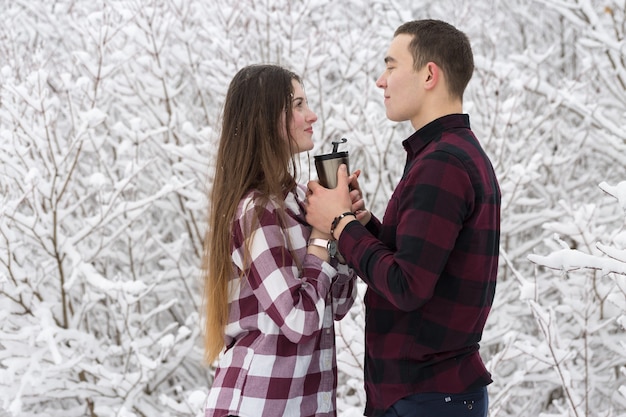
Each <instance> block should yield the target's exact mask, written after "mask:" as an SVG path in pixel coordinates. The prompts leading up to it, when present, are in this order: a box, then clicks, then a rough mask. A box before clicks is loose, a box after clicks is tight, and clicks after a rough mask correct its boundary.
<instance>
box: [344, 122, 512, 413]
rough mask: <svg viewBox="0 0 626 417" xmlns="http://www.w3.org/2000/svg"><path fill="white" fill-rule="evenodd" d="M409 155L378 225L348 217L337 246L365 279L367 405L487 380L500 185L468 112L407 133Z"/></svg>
mask: <svg viewBox="0 0 626 417" xmlns="http://www.w3.org/2000/svg"><path fill="white" fill-rule="evenodd" d="M403 145H404V148H405V150H406V152H407V161H406V167H405V171H404V174H403V176H402V179H401V180H400V182H399V183H398V186H397V187H396V189H395V191H394V193H393V195H392V197H391V200H390V201H389V204H388V206H387V210H386V212H385V216H384V218H383V222H382V224H381V223H380V222H379V221H378V220H377V219H376V218H374V217H373V218H372V221H370V222H369V224H368V225H367V227H363V226H361V225H360V224H359V223H358V222H356V221H353V222H350V223H348V225H347V226H346V228H345V229H344V231H343V233H342V234H341V237H340V240H339V249H340V251H341V253H342V254H344V256H345V257H346V259H347V261H348V264H349V265H351V266H352V267H353V268H354V269H355V270H356V272H357V275H359V276H360V277H361V278H362V279H363V280H364V281H365V282H366V283H367V284H368V291H367V294H366V298H365V305H366V309H367V311H366V334H365V337H366V349H365V350H366V352H365V389H366V393H367V405H366V410H365V414H366V415H368V416H376V415H380V414H381V413H382V412H383V411H384V410H386V409H387V408H388V407H389V406H391V405H392V404H393V403H395V402H396V401H397V400H399V399H401V398H403V397H405V396H407V395H410V394H414V393H418V392H448V393H459V392H463V391H466V390H469V389H473V388H479V387H481V386H485V385H487V384H489V383H491V375H490V374H489V372H488V371H487V370H486V368H485V366H484V364H483V362H482V360H481V358H480V355H479V353H478V349H479V344H478V342H479V341H480V339H481V336H482V332H483V327H484V325H485V321H486V320H487V315H488V314H489V311H490V309H491V305H492V302H493V297H494V293H495V287H496V275H497V268H498V247H499V241H500V189H499V186H498V182H497V179H496V176H495V174H494V170H493V167H492V165H491V162H490V161H489V158H488V157H487V155H486V154H485V152H484V151H483V149H482V148H481V146H480V144H479V143H478V141H477V139H476V137H475V136H474V134H473V133H472V131H471V130H470V124H469V116H467V115H462V114H455V115H448V116H444V117H442V118H439V119H437V120H435V121H433V122H431V123H429V124H428V125H426V126H424V127H423V128H421V129H420V130H418V131H417V132H415V133H414V134H413V135H412V136H410V137H409V138H408V139H406V140H405V141H404V142H403Z"/></svg>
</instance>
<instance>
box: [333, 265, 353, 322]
mask: <svg viewBox="0 0 626 417" xmlns="http://www.w3.org/2000/svg"><path fill="white" fill-rule="evenodd" d="M355 281H356V273H355V272H354V270H353V269H352V268H350V267H348V265H342V264H338V265H337V278H336V279H335V280H334V281H333V284H332V287H331V294H332V300H333V301H332V302H333V318H334V319H335V320H341V319H342V318H343V317H344V316H345V315H346V314H348V311H350V308H351V307H352V304H354V299H355V297H356V282H355Z"/></svg>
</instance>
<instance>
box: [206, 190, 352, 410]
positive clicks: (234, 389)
mask: <svg viewBox="0 0 626 417" xmlns="http://www.w3.org/2000/svg"><path fill="white" fill-rule="evenodd" d="M296 193H297V195H298V196H297V197H296V195H294V194H296ZM255 197H256V195H255V192H250V193H248V194H247V195H246V196H245V197H244V198H243V199H242V201H241V202H240V204H239V208H238V210H237V214H236V218H235V221H234V224H233V251H232V259H233V264H234V273H233V279H232V281H231V282H232V285H231V288H232V298H231V301H230V314H229V319H228V324H227V326H226V335H225V344H226V346H227V347H226V351H225V352H224V354H223V355H221V357H220V359H219V364H218V368H217V371H216V374H215V380H214V381H213V385H212V387H211V390H210V391H209V395H208V398H207V404H206V409H205V416H206V417H213V416H216V417H222V416H226V415H229V414H232V415H237V416H241V417H278V416H281V417H282V416H303V417H305V416H311V417H313V416H315V417H322V416H323V417H328V416H335V415H336V414H337V413H336V390H337V363H336V352H335V328H334V322H333V319H334V320H339V319H341V318H342V317H343V316H344V315H345V314H346V313H347V312H348V311H349V309H350V307H351V306H352V303H353V302H354V297H355V295H356V286H355V283H354V281H355V277H356V275H355V274H354V272H353V271H352V270H351V269H349V268H348V267H347V266H345V265H337V264H335V266H332V265H331V264H329V263H326V262H323V261H322V260H321V259H319V258H318V257H316V256H314V255H309V254H307V253H306V247H307V242H308V239H309V236H310V233H311V227H310V226H309V225H308V224H307V223H306V221H305V220H304V209H303V207H302V205H301V203H300V201H303V200H304V197H305V194H304V188H303V187H298V189H297V190H296V192H295V193H288V194H287V196H286V198H285V204H286V207H287V210H286V214H287V215H286V216H285V217H286V219H285V220H286V223H287V224H286V225H285V226H283V227H281V225H280V224H281V223H280V221H279V217H278V205H277V204H275V203H273V202H270V203H269V204H268V205H267V206H265V207H259V206H256V205H255ZM255 211H256V212H257V214H259V222H258V224H257V225H256V226H255V230H254V233H253V234H252V237H250V235H249V234H248V233H247V232H246V230H249V225H250V222H251V219H252V216H253V214H254V213H255ZM248 240H251V253H250V260H249V262H248V265H249V268H246V273H247V275H248V277H247V279H245V280H239V279H238V277H239V272H240V271H241V269H242V268H243V259H244V245H245V244H246V243H247V242H248ZM288 242H289V245H288ZM288 247H291V248H292V252H291V253H290V252H289V251H288V250H287V248H288ZM292 254H293V255H294V256H292Z"/></svg>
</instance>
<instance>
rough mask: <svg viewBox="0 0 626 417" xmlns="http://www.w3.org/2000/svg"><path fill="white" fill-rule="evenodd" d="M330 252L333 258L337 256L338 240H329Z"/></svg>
mask: <svg viewBox="0 0 626 417" xmlns="http://www.w3.org/2000/svg"><path fill="white" fill-rule="evenodd" d="M328 254H329V255H330V257H331V258H334V257H335V256H337V241H336V240H329V241H328Z"/></svg>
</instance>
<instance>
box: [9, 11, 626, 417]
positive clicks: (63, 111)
mask: <svg viewBox="0 0 626 417" xmlns="http://www.w3.org/2000/svg"><path fill="white" fill-rule="evenodd" d="M0 10H2V13H0V145H1V146H0V416H2V417H5V416H4V414H9V413H10V415H12V416H20V417H21V416H34V415H38V416H47V415H49V416H54V415H64V416H84V415H88V416H148V415H157V414H158V415H161V416H194V415H197V414H198V413H199V412H200V410H201V406H202V402H203V400H204V396H205V394H206V392H207V390H208V388H209V386H210V384H211V381H212V372H213V371H212V368H211V367H210V366H206V365H205V364H203V363H202V355H201V353H202V346H201V337H200V332H201V318H200V310H201V306H200V303H201V300H200V282H199V280H198V279H199V271H198V267H199V259H200V254H201V251H202V236H203V234H204V231H205V227H206V223H205V216H206V213H205V211H206V207H207V201H206V196H207V191H208V189H209V188H210V186H211V181H210V175H209V173H210V169H211V165H212V161H213V159H212V158H213V152H214V149H215V145H216V139H217V137H218V132H219V115H220V110H221V106H222V103H223V98H224V94H225V91H226V88H227V86H228V83H229V82H230V79H231V78H232V76H233V75H234V74H235V72H236V71H237V69H239V68H240V67H242V66H244V65H247V64H252V63H279V64H283V65H285V66H287V67H290V68H292V69H293V70H295V71H296V72H298V73H299V74H301V75H302V76H303V79H304V84H305V89H306V91H307V95H308V98H309V101H310V105H311V107H312V108H313V109H314V111H315V112H316V113H317V115H318V117H319V119H318V122H317V123H316V125H315V137H314V139H315V140H316V141H317V142H316V148H315V150H314V151H313V152H312V153H311V155H308V156H303V158H302V161H301V162H302V164H301V171H302V178H301V179H302V181H307V180H308V179H309V178H314V177H315V173H314V169H313V168H312V164H311V163H310V161H311V159H312V155H313V154H316V153H325V152H327V151H329V150H330V146H331V145H330V142H331V141H332V140H335V139H338V138H340V137H346V138H348V143H347V145H346V149H348V150H349V151H350V156H351V168H353V169H357V168H360V169H362V170H363V174H362V176H361V184H362V186H363V187H364V191H365V194H366V201H367V202H368V205H369V208H370V209H371V210H372V211H373V212H374V213H375V214H377V215H378V216H381V217H382V215H383V213H384V209H385V206H386V202H387V199H388V198H389V196H390V195H391V193H392V191H393V187H394V185H395V184H396V182H397V180H398V179H399V177H400V174H401V171H402V168H403V164H404V158H405V154H404V151H403V149H402V147H401V145H400V142H401V140H402V139H404V138H405V137H406V136H408V134H409V133H410V126H409V125H408V124H406V123H404V124H396V123H392V122H390V121H388V120H387V119H386V117H385V111H384V106H383V103H382V93H381V92H380V90H378V89H377V88H376V87H375V85H374V82H375V80H376V78H377V77H378V75H379V74H380V72H381V71H382V70H383V68H384V64H383V57H384V54H385V52H386V50H387V47H388V44H389V41H390V40H391V37H392V35H393V31H394V29H395V28H396V27H397V26H398V25H399V24H401V23H402V22H404V21H407V20H410V19H416V18H425V17H432V18H440V19H444V20H447V21H449V22H451V23H453V24H455V25H457V26H458V27H459V28H461V29H462V30H464V31H465V32H466V33H467V34H468V36H469V37H470V39H471V41H472V44H473V48H474V53H475V57H476V72H475V75H474V78H473V80H472V81H471V83H470V86H469V88H468V91H467V93H466V97H465V103H464V105H465V110H466V111H467V112H468V113H470V116H471V121H472V127H473V129H474V130H475V132H476V133H477V136H478V138H479V139H480V140H481V142H482V143H483V145H484V146H485V148H486V150H487V152H488V153H489V154H490V156H491V157H492V160H493V162H494V166H495V168H496V171H497V173H498V176H499V179H500V184H501V188H502V196H503V206H502V210H503V211H502V220H503V222H502V244H501V258H502V263H501V269H500V277H499V283H498V288H497V294H496V300H495V304H494V308H493V311H492V313H491V316H490V319H489V321H488V325H487V329H486V331H485V335H484V340H483V344H482V353H483V356H484V358H485V359H486V360H487V363H488V367H489V369H490V370H491V372H492V373H493V376H494V384H492V385H490V387H489V392H490V396H491V399H490V402H491V416H492V417H494V416H530V415H532V416H535V415H541V414H542V413H544V414H543V415H545V416H548V415H554V416H592V415H593V416H609V415H611V416H622V417H623V416H624V415H626V399H625V398H626V393H625V391H626V389H625V388H624V385H625V382H624V381H625V379H626V375H625V374H624V372H625V371H624V366H625V365H626V358H625V354H624V352H625V351H626V349H625V346H624V342H623V340H624V329H623V326H624V306H623V304H624V288H625V287H624V285H625V284H624V274H623V270H620V269H619V268H623V262H624V260H623V257H624V255H623V251H624V249H625V247H626V242H625V239H624V229H623V228H624V212H623V211H622V208H620V207H618V206H617V207H616V205H615V199H614V198H612V197H610V196H609V195H608V194H610V195H613V196H614V197H615V198H617V199H618V200H619V201H620V204H621V206H622V207H623V201H624V200H623V193H624V191H623V190H624V188H623V183H621V182H620V181H623V180H624V173H623V169H624V168H623V161H624V160H626V133H624V132H626V129H624V122H623V120H625V118H624V116H625V115H626V89H625V88H624V85H625V83H626V79H625V78H626V75H625V74H626V63H625V62H624V60H623V56H624V45H625V43H624V35H625V34H624V28H623V25H622V22H623V21H624V7H623V2H621V3H620V2H618V1H617V0H608V1H604V2H600V1H597V0H572V1H570V2H561V1H556V0H515V1H511V2H497V1H493V0H480V1H474V2H467V1H461V0H458V1H457V0H447V1H441V2H436V3H431V2H424V1H417V2H416V1H414V0H369V1H365V2H362V1H345V2H343V1H342V2H335V1H331V0H308V1H305V2H303V1H295V0H264V1H255V0H240V1H237V2H233V1H227V0H209V1H207V0H146V1H128V0H103V1H98V2H92V1H88V0H59V1H55V2H47V1H44V0H0ZM251 151H252V150H251ZM600 183H602V185H601V188H598V187H597V184H600ZM554 236H557V237H556V239H555V238H554ZM574 251H576V252H574ZM529 255H530V259H531V260H532V261H533V262H529ZM559 256H560V258H559ZM611 258H612V259H613V260H612V261H611V260H610V259H611ZM555 259H556V261H555ZM559 260H560V261H559ZM557 261H558V262H557ZM559 262H561V263H559ZM563 262H566V263H563ZM535 263H537V264H540V265H544V266H548V267H550V268H557V269H558V268H562V269H564V270H565V271H566V272H563V273H554V272H553V271H551V270H546V269H544V268H542V267H541V268H540V267H537V266H536V264H535ZM572 266H576V269H575V270H572ZM620 271H622V272H620ZM359 289H360V291H361V294H362V293H363V291H364V290H365V287H364V285H363V284H360V287H359ZM363 316H364V307H363V304H362V300H361V299H359V300H357V302H356V304H355V306H354V308H353V310H352V312H351V314H350V315H348V316H347V317H346V318H345V319H344V320H342V321H341V322H339V323H337V334H338V338H337V346H338V359H339V371H340V375H339V378H340V381H339V390H338V396H339V398H338V406H339V409H340V415H341V416H342V417H353V416H358V415H361V414H362V411H363V407H364V393H363V386H362V379H363V375H362V354H363Z"/></svg>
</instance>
